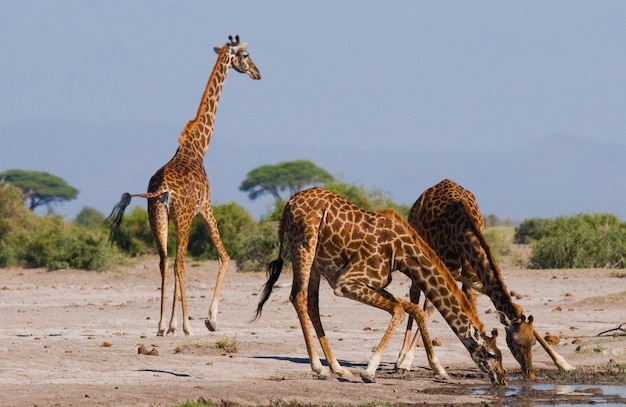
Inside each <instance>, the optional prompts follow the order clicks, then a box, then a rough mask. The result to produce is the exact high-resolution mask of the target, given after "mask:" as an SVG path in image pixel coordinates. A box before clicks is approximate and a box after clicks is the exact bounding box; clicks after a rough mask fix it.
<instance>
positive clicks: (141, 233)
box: [115, 206, 173, 257]
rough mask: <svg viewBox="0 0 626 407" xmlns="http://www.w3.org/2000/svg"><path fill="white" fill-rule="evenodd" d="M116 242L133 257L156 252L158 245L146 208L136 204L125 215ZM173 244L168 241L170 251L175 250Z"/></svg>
mask: <svg viewBox="0 0 626 407" xmlns="http://www.w3.org/2000/svg"><path fill="white" fill-rule="evenodd" d="M171 229H173V228H170V230H171ZM168 240H169V239H168ZM115 244H116V245H117V247H119V248H120V250H122V251H123V252H124V253H126V254H128V255H130V256H133V257H134V256H139V255H143V254H154V253H156V246H155V243H154V238H153V237H152V230H151V229H150V222H148V211H147V210H146V209H144V208H142V207H139V206H135V207H133V209H132V210H131V211H130V212H129V213H127V214H126V215H125V216H124V220H123V221H122V224H121V225H120V228H119V230H118V231H117V235H116V237H115ZM171 246H172V245H170V244H169V243H168V251H170V250H173V248H172V247H171Z"/></svg>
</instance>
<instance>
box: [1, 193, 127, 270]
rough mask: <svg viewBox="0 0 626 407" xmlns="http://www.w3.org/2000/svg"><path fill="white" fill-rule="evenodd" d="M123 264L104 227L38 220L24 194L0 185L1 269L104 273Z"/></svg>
mask: <svg viewBox="0 0 626 407" xmlns="http://www.w3.org/2000/svg"><path fill="white" fill-rule="evenodd" d="M120 260H121V258H120V255H119V252H117V251H116V250H114V249H113V248H111V247H110V245H109V244H108V243H107V234H106V231H105V230H104V229H103V228H102V227H100V226H97V227H93V228H86V227H82V226H78V225H76V224H72V223H69V222H66V221H65V220H64V219H63V218H61V217H60V216H43V217H37V216H36V215H34V214H33V213H32V212H31V211H29V210H28V209H26V207H24V199H23V195H22V193H21V191H18V190H17V189H15V188H13V187H8V186H6V185H0V267H10V266H25V267H46V268H48V269H49V270H57V269H60V268H67V267H71V268H79V269H88V270H103V269H106V268H109V267H111V266H112V265H114V264H116V263H118V262H119V261H120Z"/></svg>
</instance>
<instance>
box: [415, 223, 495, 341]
mask: <svg viewBox="0 0 626 407" xmlns="http://www.w3.org/2000/svg"><path fill="white" fill-rule="evenodd" d="M416 236H417V235H416ZM417 239H421V238H419V237H417ZM421 246H422V247H421V249H422V250H421V252H420V253H415V254H414V256H410V257H412V258H413V259H415V260H416V263H417V264H415V265H414V266H413V267H410V269H412V275H413V278H417V281H418V283H419V286H420V289H421V290H422V291H423V292H424V294H425V295H426V297H428V299H429V300H430V301H431V302H432V303H433V305H434V306H435V307H436V308H437V310H438V311H439V313H440V314H441V316H442V317H443V318H444V319H445V320H446V322H447V323H448V325H450V328H452V330H453V331H454V333H455V334H456V335H457V336H458V337H459V339H461V341H462V342H463V344H464V345H465V346H466V347H467V348H468V349H470V348H471V347H473V346H476V345H477V343H476V340H477V337H476V333H477V332H479V333H482V332H483V331H484V327H483V324H482V322H481V321H480V319H479V318H478V316H477V315H476V312H475V310H474V309H473V307H472V306H471V304H470V302H469V300H468V299H467V297H466V296H465V294H463V292H462V291H461V289H460V288H459V286H458V285H457V283H456V280H455V279H454V277H453V276H452V274H450V272H448V271H447V269H446V266H445V265H444V264H443V262H442V261H441V260H440V259H439V257H437V255H436V254H435V252H434V251H432V250H431V249H430V247H428V245H426V243H423V245H421ZM470 350H471V349H470Z"/></svg>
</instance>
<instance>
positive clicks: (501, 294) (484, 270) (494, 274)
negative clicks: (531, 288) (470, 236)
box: [469, 233, 522, 320]
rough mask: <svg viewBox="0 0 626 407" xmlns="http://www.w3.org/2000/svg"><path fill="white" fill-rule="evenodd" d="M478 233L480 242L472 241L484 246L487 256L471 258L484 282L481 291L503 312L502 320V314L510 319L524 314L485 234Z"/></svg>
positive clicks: (473, 265)
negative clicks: (504, 277)
mask: <svg viewBox="0 0 626 407" xmlns="http://www.w3.org/2000/svg"><path fill="white" fill-rule="evenodd" d="M476 235H477V236H478V237H479V239H478V242H476V243H474V242H472V243H473V244H478V245H479V246H480V247H482V248H484V251H485V256H482V259H480V260H477V259H476V256H469V258H470V263H471V265H472V268H473V269H474V270H476V272H477V273H478V274H479V279H480V280H481V282H482V290H481V291H482V292H483V293H484V294H485V295H487V296H488V297H489V298H490V299H491V302H492V303H493V305H494V306H495V308H496V310H498V311H499V312H500V313H501V315H500V317H501V318H500V319H501V320H502V314H504V315H506V317H507V318H508V319H509V320H515V319H517V318H518V317H519V316H520V315H521V314H522V307H520V306H519V305H517V304H515V303H514V302H513V298H512V297H511V294H510V293H509V290H508V289H507V288H506V284H505V283H504V280H503V279H502V273H501V272H500V267H498V263H497V262H496V261H495V259H494V257H493V255H492V253H491V249H490V248H489V245H488V244H487V242H486V241H485V240H484V237H483V235H482V234H478V233H477V234H476ZM477 251H479V250H477Z"/></svg>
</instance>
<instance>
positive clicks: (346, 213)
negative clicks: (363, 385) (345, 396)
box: [256, 188, 506, 385]
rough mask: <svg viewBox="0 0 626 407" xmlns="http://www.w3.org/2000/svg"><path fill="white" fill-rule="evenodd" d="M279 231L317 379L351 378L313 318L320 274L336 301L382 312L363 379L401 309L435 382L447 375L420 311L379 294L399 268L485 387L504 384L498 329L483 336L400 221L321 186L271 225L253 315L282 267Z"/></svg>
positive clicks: (295, 200)
mask: <svg viewBox="0 0 626 407" xmlns="http://www.w3.org/2000/svg"><path fill="white" fill-rule="evenodd" d="M285 234H286V235H287V238H288V240H289V245H290V248H291V260H292V262H293V285H292V288H291V295H290V297H289V300H290V301H291V303H292V304H293V306H294V307H295V309H296V313H297V314H298V319H299V320H300V326H301V328H302V333H303V334H304V340H305V342H306V347H307V351H308V353H309V359H310V363H311V368H312V369H313V371H314V372H315V373H317V374H318V376H319V377H320V378H323V379H327V378H330V377H332V376H331V371H332V373H335V374H338V375H340V376H351V373H350V372H349V371H348V370H347V369H345V368H344V367H342V366H341V365H340V364H339V362H338V361H337V359H335V356H334V355H333V352H332V350H331V348H330V345H329V343H328V340H327V338H326V334H325V333H324V328H323V327H322V322H321V320H320V314H319V298H318V294H319V285H320V279H321V277H322V276H324V277H325V278H326V279H327V280H328V282H329V283H330V285H331V287H332V288H333V289H334V293H335V295H337V296H342V297H347V298H351V299H353V300H356V301H360V302H362V303H364V304H367V305H371V306H373V307H376V308H380V309H382V310H385V311H387V312H389V313H390V314H391V315H392V318H391V322H390V324H389V327H388V328H387V330H386V332H385V334H384V335H383V338H382V340H381V342H380V343H379V345H378V346H377V347H376V349H375V350H374V352H373V354H372V356H371V358H370V360H369V362H368V365H367V368H366V370H365V371H364V372H362V373H361V378H362V379H363V381H365V382H367V383H370V382H374V381H375V375H376V368H377V367H378V365H379V363H380V360H381V357H382V354H383V351H384V349H385V347H386V346H387V344H388V343H389V340H390V339H391V337H392V336H393V333H394V331H395V329H396V328H397V327H398V325H399V324H400V323H401V322H402V320H403V319H404V313H405V311H406V312H408V313H409V314H410V315H411V316H412V317H413V318H415V320H416V321H417V324H418V326H419V327H420V332H421V334H422V338H423V340H424V344H425V348H426V353H427V356H428V361H429V364H430V366H431V368H432V369H433V370H434V373H435V375H436V377H440V378H447V374H446V372H445V370H444V368H443V367H442V366H441V365H440V364H439V361H438V360H437V357H436V355H435V353H434V349H433V347H432V343H431V342H430V339H429V335H428V332H427V331H426V326H425V324H424V314H423V312H422V310H421V309H420V307H419V306H418V305H417V304H414V303H411V302H409V301H405V300H402V299H400V298H397V297H395V296H394V295H392V294H391V293H389V292H388V291H386V290H385V287H387V286H388V285H389V284H390V283H391V273H392V272H393V271H395V270H399V271H401V272H402V273H404V274H406V275H407V276H409V277H410V278H411V280H412V281H413V282H414V283H415V284H417V285H418V286H419V288H420V289H421V290H423V291H424V292H425V293H426V295H427V296H428V298H429V299H430V300H431V301H432V302H433V304H435V306H436V307H437V309H439V311H440V312H441V314H442V315H443V317H444V318H445V319H446V321H447V322H448V324H449V325H450V327H451V328H452V330H453V331H454V332H455V334H456V335H457V336H458V337H459V339H460V340H461V342H462V343H463V345H464V346H465V347H466V348H467V350H468V351H469V353H470V355H471V357H472V359H473V360H474V362H475V363H476V364H477V365H478V367H479V368H480V370H481V371H483V372H484V373H486V374H487V375H488V376H489V379H490V380H491V382H492V383H493V384H496V385H500V384H506V380H505V377H504V369H503V368H502V354H501V353H500V351H499V350H498V348H497V347H496V344H495V339H496V336H497V333H498V331H496V330H494V331H493V332H492V338H489V337H488V336H487V335H486V334H485V333H484V329H483V324H482V322H481V321H480V319H479V318H478V316H477V315H476V314H475V313H474V312H473V310H472V309H471V307H470V304H469V302H468V300H467V298H466V297H465V296H464V295H463V293H462V292H461V290H460V289H459V288H458V286H457V285H456V282H455V281H454V278H453V277H452V275H451V274H450V273H449V272H448V270H446V268H445V266H444V264H443V263H442V262H441V261H440V260H439V258H438V257H437V256H436V255H435V253H434V252H433V251H432V250H431V249H430V248H429V247H428V245H427V244H426V243H424V241H423V240H422V239H421V238H420V237H419V236H418V234H417V233H416V232H415V230H413V229H412V228H411V227H410V226H409V225H408V224H407V223H406V222H405V221H404V220H402V219H401V218H400V216H399V215H398V214H397V213H395V212H393V211H389V210H388V211H385V212H384V213H373V212H366V211H364V210H362V209H360V208H358V207H357V206H355V205H352V204H351V203H349V202H348V201H346V200H345V199H343V198H341V197H340V196H338V195H336V194H334V193H333V192H330V191H327V190H325V189H322V188H311V189H307V190H305V191H302V192H299V193H297V194H295V195H294V196H292V197H291V199H290V200H289V202H287V205H286V206H285V209H284V211H283V216H282V219H281V221H280V225H279V228H278V238H279V241H280V248H279V255H278V259H276V260H274V261H272V262H271V263H270V264H269V265H268V274H269V278H268V281H267V283H266V284H265V286H264V290H263V294H262V297H261V299H260V301H259V304H258V306H257V311H256V317H257V318H258V317H259V316H260V315H261V311H262V309H263V305H264V304H265V302H266V301H267V300H268V298H269V296H270V294H271V292H272V289H273V286H274V284H275V283H276V281H277V280H278V278H279V276H280V273H281V270H282V266H283V258H282V249H283V243H284V238H285ZM307 315H308V317H309V318H310V320H311V322H312V324H313V327H314V328H315V332H316V334H317V338H318V340H319V342H320V345H321V347H322V350H323V352H324V355H325V357H326V360H327V362H328V364H329V366H330V371H329V369H328V368H326V367H324V366H323V365H322V363H321V361H320V359H319V357H318V355H317V352H316V350H315V345H314V344H313V338H312V335H311V330H310V327H309V324H308V320H307Z"/></svg>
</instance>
